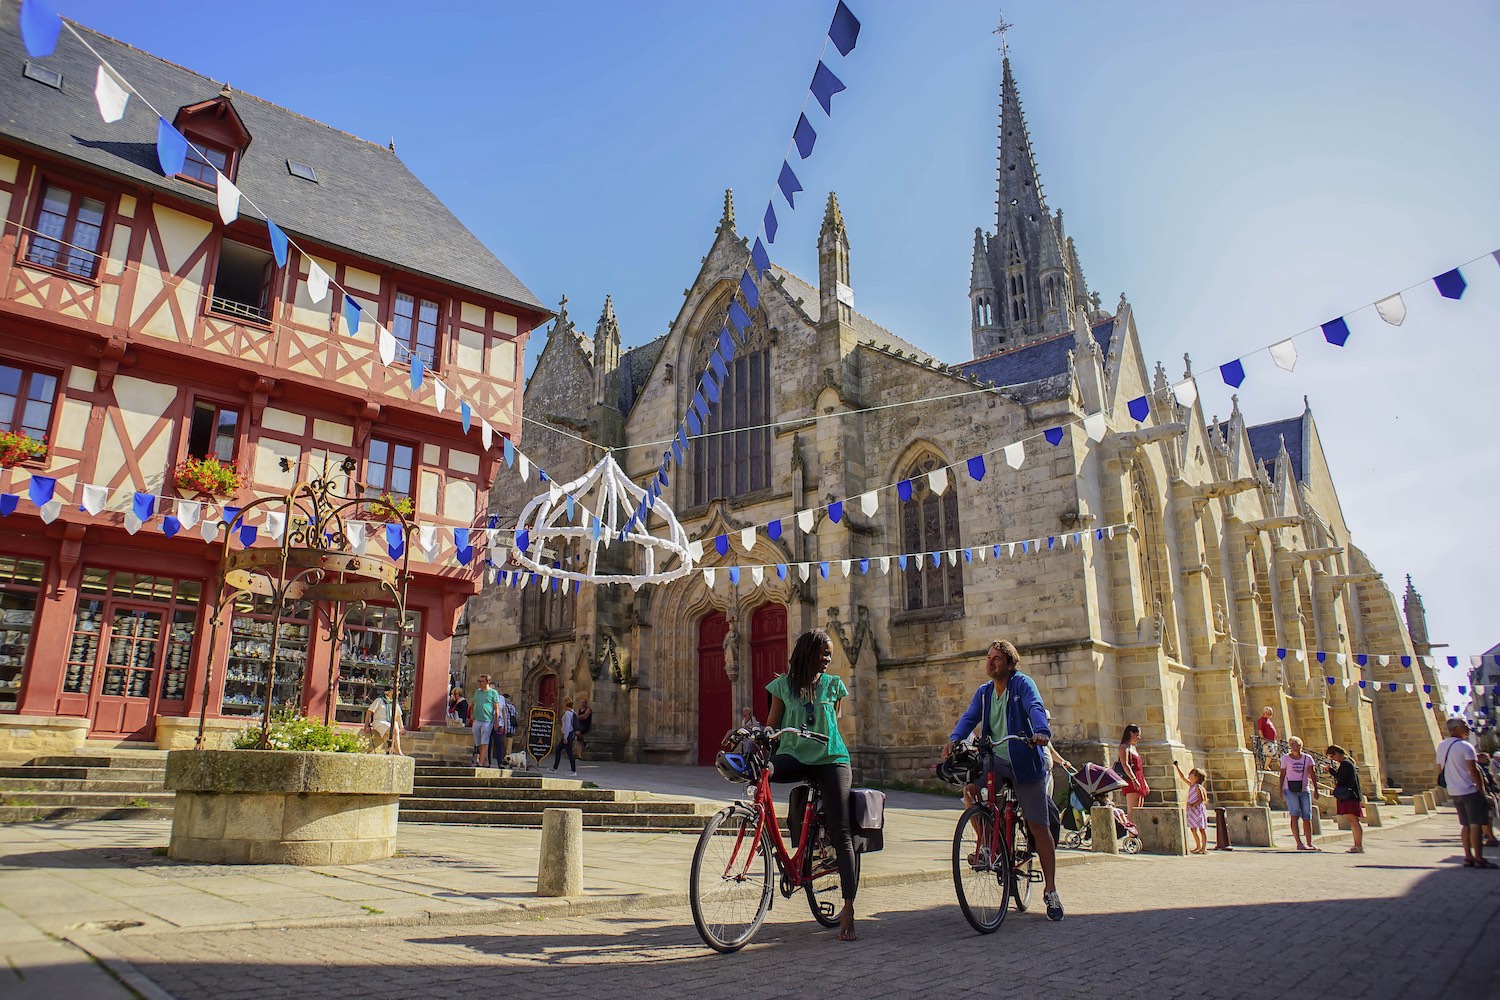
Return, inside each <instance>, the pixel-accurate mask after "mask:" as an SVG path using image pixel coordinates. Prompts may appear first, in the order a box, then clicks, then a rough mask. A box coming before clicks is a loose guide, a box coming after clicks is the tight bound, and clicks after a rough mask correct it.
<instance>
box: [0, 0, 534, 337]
mask: <svg viewBox="0 0 1500 1000" xmlns="http://www.w3.org/2000/svg"><path fill="white" fill-rule="evenodd" d="M0 22H3V27H0V94H3V96H0V137H3V138H5V139H10V140H13V141H15V142H18V143H21V144H24V145H27V146H30V147H33V148H36V149H41V150H45V151H48V152H51V153H54V154H56V155H59V156H62V157H65V158H67V159H69V160H73V161H76V162H80V163H84V164H87V165H88V166H91V167H93V168H95V169H98V170H103V171H106V172H108V173H111V174H114V175H116V176H119V177H124V178H127V179H128V180H130V181H133V182H136V183H138V184H141V185H143V186H145V187H148V188H152V189H155V190H158V191H165V192H168V193H170V194H171V195H172V196H173V197H176V198H181V199H185V200H188V201H196V202H200V203H202V204H203V205H204V206H206V207H209V208H212V207H213V206H214V205H215V204H216V202H215V194H214V192H213V191H212V190H210V189H208V188H204V187H201V186H199V185H196V184H192V183H190V182H188V181H185V180H180V179H178V178H175V177H164V176H162V173H161V169H160V166H159V165H158V163H157V159H156V116H155V115H154V114H152V113H151V111H150V109H149V108H147V107H146V103H145V101H143V100H141V98H140V97H139V96H137V97H133V98H132V99H131V101H130V103H129V105H128V106H127V108H126V111H125V117H124V118H123V119H121V120H120V121H118V122H115V123H113V124H106V123H105V122H103V121H101V120H100V118H99V112H98V109H97V107H96V106H95V102H94V93H93V92H94V76H95V71H96V69H97V67H98V61H97V60H96V59H95V58H94V57H93V56H92V55H90V54H89V52H88V51H87V50H86V49H85V48H84V47H83V46H82V45H80V44H79V43H78V41H77V40H76V39H75V38H73V37H72V35H71V34H69V33H68V32H66V31H64V32H63V33H62V34H61V35H60V36H59V38H58V42H57V49H56V51H55V52H53V54H52V55H50V56H48V57H47V58H46V59H45V60H37V62H38V63H39V64H40V65H43V66H45V67H46V68H47V69H50V70H53V71H55V72H58V73H61V74H62V85H61V86H60V87H58V88H56V89H54V88H52V87H50V86H48V85H46V84H42V83H38V82H36V81H34V80H28V79H25V78H24V77H23V76H22V65H23V63H25V62H26V61H27V56H26V52H25V49H24V48H23V47H22V44H21V37H20V32H19V30H18V27H17V21H16V18H15V17H13V16H7V17H4V18H0ZM76 27H77V29H78V31H79V33H80V34H81V35H83V37H85V38H87V39H88V41H89V44H90V45H92V46H94V48H96V49H98V50H99V53H100V54H101V55H102V56H103V57H104V58H105V59H107V60H109V62H110V64H111V65H113V66H114V67H115V68H116V69H117V70H118V71H119V72H120V73H121V74H123V75H124V77H125V78H126V79H127V80H128V81H130V83H131V84H133V85H134V86H136V87H138V88H140V91H141V93H142V94H145V95H146V96H147V97H149V98H150V100H151V101H152V103H153V104H155V105H156V106H157V108H159V109H160V110H161V111H162V113H163V114H164V115H166V116H167V117H168V118H169V119H170V118H171V117H172V116H173V115H175V114H176V112H177V110H178V109H179V108H182V107H187V106H189V105H193V104H198V103H200V102H202V101H206V100H210V99H213V98H216V97H218V96H219V94H220V93H221V92H227V94H228V96H229V99H230V100H231V101H232V102H233V106H234V110H235V111H236V112H237V113H238V114H239V116H240V117H241V119H242V120H243V122H244V125H245V128H246V129H247V130H248V131H249V133H250V135H251V142H250V144H249V146H247V147H246V148H245V150H244V152H243V153H242V155H241V158H240V163H239V168H238V173H237V176H236V181H235V182H236V184H237V185H238V186H239V187H240V188H241V189H243V190H244V192H245V194H246V195H247V197H249V198H252V199H254V201H255V202H256V204H258V205H260V206H261V207H262V208H264V209H265V210H266V211H267V212H269V213H270V214H271V216H272V217H273V218H274V219H275V220H276V224H277V225H279V226H280V227H281V228H282V229H284V230H285V231H287V232H288V233H292V234H294V235H299V236H304V237H306V238H308V239H309V240H314V241H316V242H318V243H320V244H324V245H326V246H330V247H337V248H339V249H342V250H347V251H349V252H351V253H354V254H357V255H360V256H363V257H367V258H371V259H374V260H377V261H380V262H382V263H386V264H389V265H392V266H393V267H397V268H400V269H402V270H406V271H410V272H412V273H414V274H422V275H430V276H432V277H434V278H437V279H438V280H440V281H443V282H446V283H449V284H452V285H456V286H459V287H462V288H468V289H472V290H474V291H477V292H480V293H481V294H484V295H489V296H494V297H495V298H499V299H504V300H506V301H509V302H512V303H514V304H517V305H520V306H524V307H526V308H528V309H534V310H536V311H538V312H541V313H547V312H548V310H547V308H546V307H545V306H543V305H542V304H541V302H539V301H538V300H537V298H536V296H535V295H533V294H532V293H531V290H530V289H528V288H527V287H526V286H525V285H524V284H522V283H521V281H520V279H518V278H517V277H516V276H515V275H514V274H512V273H511V272H510V270H509V269H508V268H507V267H506V266H505V265H504V264H502V263H501V262H500V261H499V260H498V259H497V258H496V257H495V255H494V254H492V253H491V252H490V251H489V250H488V249H486V248H485V246H484V244H482V243H480V242H479V240H478V239H477V238H476V237H475V236H474V234H473V233H471V232H469V230H468V229H466V228H464V225H463V223H461V222H459V221H458V219H457V218H456V217H455V216H454V215H453V213H452V212H450V211H449V210H448V208H447V206H445V205H444V204H443V203H442V202H441V201H439V200H438V199H437V197H436V196H435V195H434V194H433V193H432V192H431V191H429V190H428V189H427V187H426V186H425V185H424V184H423V183H422V182H421V181H419V180H418V179H417V178H416V176H415V175H414V174H413V173H412V172H411V171H410V170H408V169H407V168H406V165H405V164H403V163H402V162H401V161H400V160H399V159H397V158H396V154H395V153H394V152H393V151H391V150H390V149H388V148H386V147H385V146H380V145H376V144H374V143H371V142H366V141H365V140H363V139H360V138H357V137H355V136H352V135H349V134H348V133H346V132H340V131H339V130H338V129H335V128H330V127H329V126H327V125H324V124H321V123H320V122H315V121H313V120H312V119H310V118H305V117H303V116H302V115H299V114H296V113H295V112H292V111H288V110H287V109H286V108H281V107H277V106H276V105H274V104H271V103H269V102H267V101H263V100H261V99H260V98H258V97H253V96H251V95H250V94H244V93H239V92H237V91H228V90H227V86H228V85H227V84H224V83H221V82H219V81H216V80H211V79H209V78H208V77H206V76H202V75H200V74H198V73H195V72H193V71H192V70H189V69H185V68H183V67H181V66H177V65H174V64H173V63H169V62H167V61H166V60H164V59H160V58H158V57H157V56H153V55H151V54H150V53H147V52H143V51H141V50H140V49H137V48H135V47H133V46H131V45H127V44H126V43H124V42H120V41H116V40H115V39H113V38H109V37H107V36H105V35H101V34H99V33H97V32H95V31H92V30H90V29H88V28H85V27H83V26H82V25H76ZM288 160H292V161H295V162H297V163H300V164H306V165H308V166H310V167H312V168H313V170H314V171H315V172H316V176H317V180H316V182H314V181H310V180H305V179H303V178H301V177H294V176H292V174H291V171H290V168H289V167H288V165H287V161H288ZM242 211H243V214H245V215H248V216H251V217H254V215H253V210H252V209H250V207H249V206H248V205H245V206H244V207H243V209H242Z"/></svg>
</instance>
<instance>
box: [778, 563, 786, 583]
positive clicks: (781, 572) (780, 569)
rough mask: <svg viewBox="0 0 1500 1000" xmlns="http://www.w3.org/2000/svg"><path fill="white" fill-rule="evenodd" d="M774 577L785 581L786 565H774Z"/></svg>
mask: <svg viewBox="0 0 1500 1000" xmlns="http://www.w3.org/2000/svg"><path fill="white" fill-rule="evenodd" d="M776 576H777V577H778V578H779V579H782V580H785V579H786V563H777V564H776Z"/></svg>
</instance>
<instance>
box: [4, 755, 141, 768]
mask: <svg viewBox="0 0 1500 1000" xmlns="http://www.w3.org/2000/svg"><path fill="white" fill-rule="evenodd" d="M28 766H35V767H129V768H142V769H147V770H153V771H165V770H166V769H167V756H166V754H165V753H162V754H161V755H160V756H157V755H154V754H59V755H54V756H46V757H33V758H32V759H31V764H30V765H28Z"/></svg>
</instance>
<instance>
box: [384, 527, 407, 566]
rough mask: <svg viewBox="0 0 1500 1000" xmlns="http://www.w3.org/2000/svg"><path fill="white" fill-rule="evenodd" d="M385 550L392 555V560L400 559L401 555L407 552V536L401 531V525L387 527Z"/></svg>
mask: <svg viewBox="0 0 1500 1000" xmlns="http://www.w3.org/2000/svg"><path fill="white" fill-rule="evenodd" d="M385 550H386V551H387V552H389V553H390V554H391V558H392V559H400V558H401V553H402V552H404V551H406V535H405V534H404V533H403V532H402V531H401V525H399V524H387V525H386V526H385Z"/></svg>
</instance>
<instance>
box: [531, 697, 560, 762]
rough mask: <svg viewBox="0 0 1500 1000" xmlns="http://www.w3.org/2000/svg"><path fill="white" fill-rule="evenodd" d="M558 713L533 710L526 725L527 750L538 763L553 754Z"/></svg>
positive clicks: (547, 710) (543, 709) (546, 710)
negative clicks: (553, 735)
mask: <svg viewBox="0 0 1500 1000" xmlns="http://www.w3.org/2000/svg"><path fill="white" fill-rule="evenodd" d="M556 724H557V713H556V712H554V711H553V710H552V709H550V708H533V709H532V710H531V715H530V717H529V718H528V720H527V724H526V749H527V750H529V751H531V756H532V759H533V760H536V761H538V762H540V761H541V759H542V758H543V757H545V756H547V754H549V753H551V752H552V732H553V730H554V729H555V728H556Z"/></svg>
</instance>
